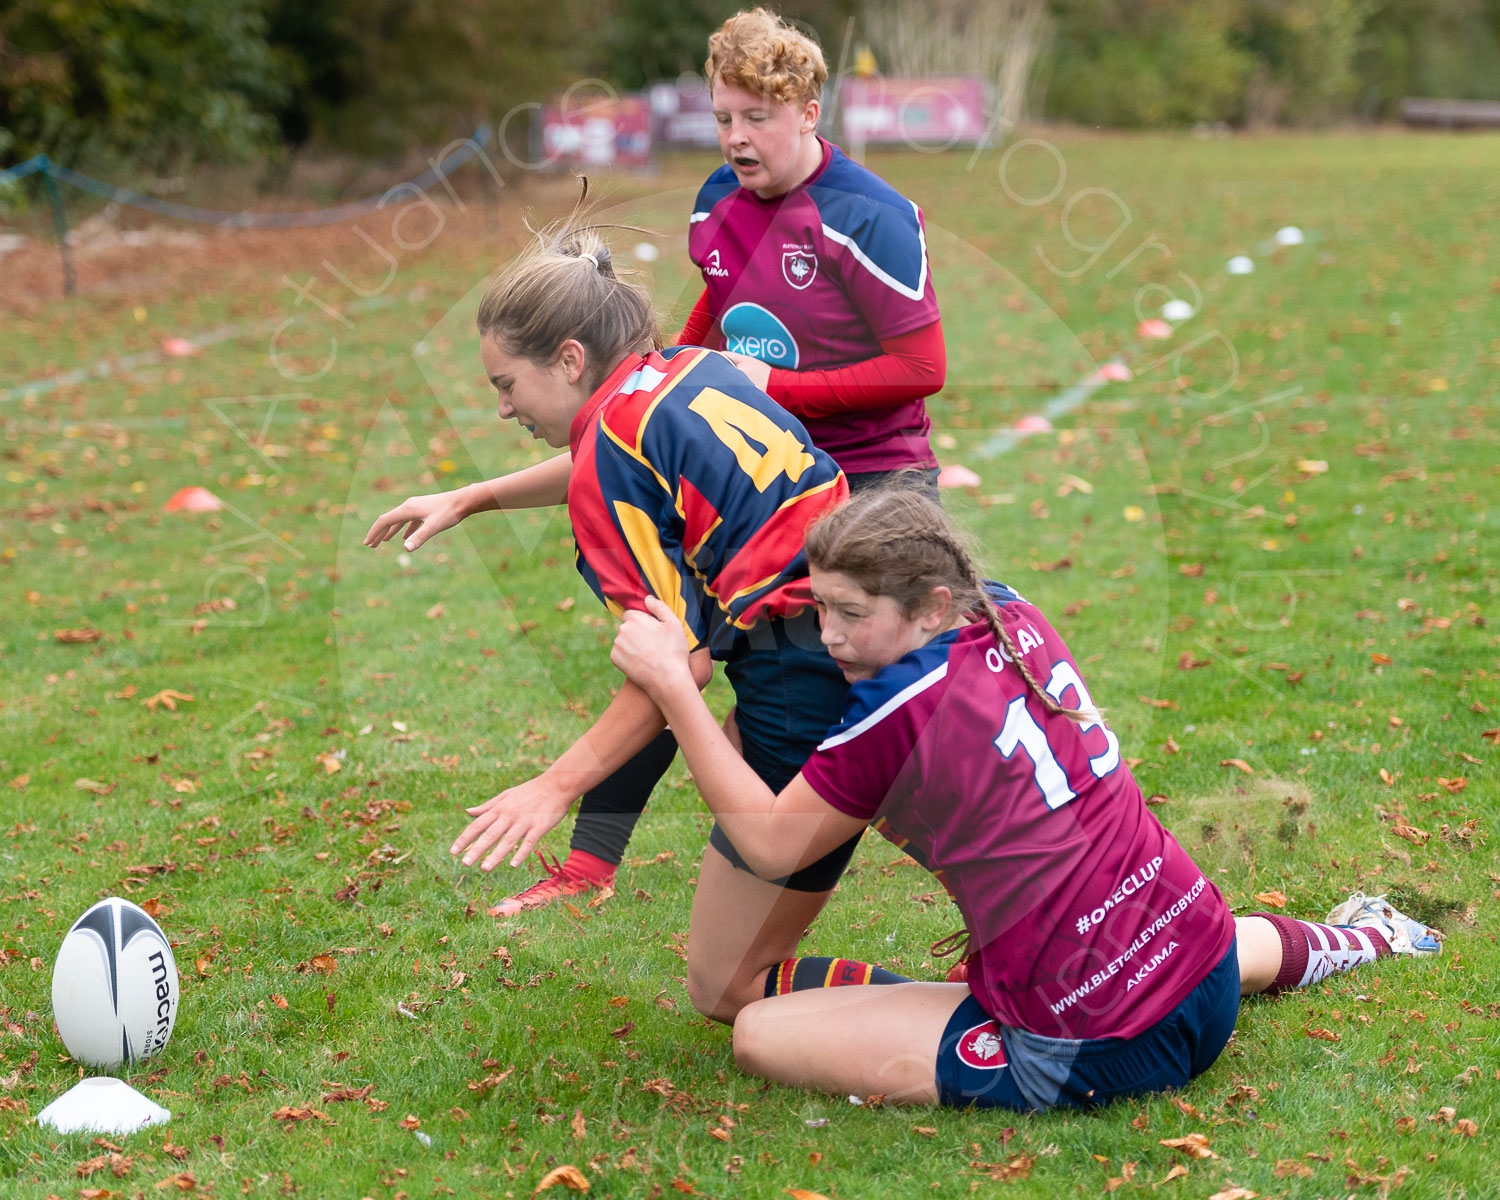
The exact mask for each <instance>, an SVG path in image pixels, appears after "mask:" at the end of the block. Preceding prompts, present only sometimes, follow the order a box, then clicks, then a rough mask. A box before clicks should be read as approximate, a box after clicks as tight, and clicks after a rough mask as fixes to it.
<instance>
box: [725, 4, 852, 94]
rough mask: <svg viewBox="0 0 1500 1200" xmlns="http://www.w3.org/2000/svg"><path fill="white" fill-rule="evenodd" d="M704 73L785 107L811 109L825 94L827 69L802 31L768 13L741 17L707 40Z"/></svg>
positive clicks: (757, 10)
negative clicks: (706, 57)
mask: <svg viewBox="0 0 1500 1200" xmlns="http://www.w3.org/2000/svg"><path fill="white" fill-rule="evenodd" d="M703 73H704V74H705V75H706V76H707V77H708V82H709V86H710V87H712V86H713V85H714V84H715V83H717V82H718V81H719V80H721V79H722V80H724V82H726V83H732V84H735V85H737V86H739V87H742V88H744V89H746V90H747V91H751V92H757V93H759V94H760V95H763V96H769V97H771V98H772V99H773V100H776V101H777V102H778V103H781V104H806V103H807V102H808V101H810V100H817V99H819V98H820V97H821V96H822V94H823V85H824V84H825V83H826V82H827V81H828V64H827V63H826V62H825V61H824V59H823V51H822V49H821V48H820V47H819V46H818V43H817V42H815V41H813V40H812V38H810V37H808V36H807V35H806V34H805V33H803V32H802V31H801V30H799V29H796V28H794V27H792V26H791V25H788V24H787V23H786V22H785V21H783V20H782V19H781V18H780V17H778V16H777V15H776V14H775V13H773V12H769V11H768V10H766V9H764V8H752V9H748V10H746V11H744V12H737V13H735V14H734V16H732V17H730V18H729V20H727V21H725V22H724V24H722V25H720V26H719V28H718V30H717V32H715V33H714V34H713V35H711V36H710V37H709V39H708V61H707V62H706V63H704V65H703Z"/></svg>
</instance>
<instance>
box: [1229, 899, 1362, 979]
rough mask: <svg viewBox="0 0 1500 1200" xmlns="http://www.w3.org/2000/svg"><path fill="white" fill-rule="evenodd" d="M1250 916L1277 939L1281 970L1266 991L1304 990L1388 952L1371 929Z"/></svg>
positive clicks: (1267, 915)
mask: <svg viewBox="0 0 1500 1200" xmlns="http://www.w3.org/2000/svg"><path fill="white" fill-rule="evenodd" d="M1250 915H1251V916H1254V917H1260V918H1262V919H1263V920H1267V921H1269V922H1271V924H1272V925H1274V926H1276V932H1277V933H1278V934H1279V935H1280V936H1281V970H1280V971H1278V972H1277V973H1276V979H1275V981H1274V982H1273V983H1272V984H1271V986H1270V987H1268V988H1267V989H1266V991H1268V992H1279V991H1283V990H1285V989H1287V988H1299V987H1307V986H1309V985H1310V984H1314V983H1318V982H1320V981H1321V980H1324V979H1327V978H1328V976H1330V975H1335V974H1338V973H1339V972H1342V971H1352V970H1353V969H1354V968H1355V967H1358V966H1361V965H1363V964H1364V963H1369V962H1374V961H1375V960H1376V959H1377V958H1385V957H1386V956H1387V955H1388V954H1390V952H1391V947H1390V943H1389V942H1387V941H1386V939H1385V935H1384V934H1383V933H1381V932H1380V930H1378V929H1375V928H1373V927H1371V926H1362V927H1360V928H1355V927H1354V926H1351V925H1322V924H1319V923H1318V922H1316V921H1299V920H1297V919H1296V918H1295V917H1283V916H1281V915H1280V914H1277V913H1251V914H1250Z"/></svg>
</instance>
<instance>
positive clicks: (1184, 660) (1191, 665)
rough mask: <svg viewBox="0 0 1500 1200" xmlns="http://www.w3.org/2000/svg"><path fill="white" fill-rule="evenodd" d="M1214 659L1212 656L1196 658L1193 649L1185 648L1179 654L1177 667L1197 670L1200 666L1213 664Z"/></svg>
mask: <svg viewBox="0 0 1500 1200" xmlns="http://www.w3.org/2000/svg"><path fill="white" fill-rule="evenodd" d="M1213 661H1214V660H1213V659H1211V658H1194V657H1193V654H1192V651H1190V650H1184V651H1183V652H1182V654H1181V655H1179V656H1178V659H1177V669H1178V670H1179V671H1196V670H1197V669H1198V668H1199V667H1209V666H1212V665H1213Z"/></svg>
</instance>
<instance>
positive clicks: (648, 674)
mask: <svg viewBox="0 0 1500 1200" xmlns="http://www.w3.org/2000/svg"><path fill="white" fill-rule="evenodd" d="M609 661H610V662H612V663H614V664H615V666H616V667H618V668H619V669H620V671H621V672H622V673H623V674H624V676H625V677H626V678H627V679H629V680H630V682H631V683H633V684H635V685H636V686H637V687H639V688H640V689H641V690H642V691H644V692H645V693H646V694H647V695H649V696H650V697H651V698H652V699H653V700H655V699H658V698H660V696H661V695H662V694H664V693H665V692H667V691H670V690H671V688H672V687H674V686H682V685H684V684H685V685H686V686H687V687H689V688H691V689H692V690H693V691H694V692H696V691H697V690H698V685H697V684H696V683H694V682H693V672H692V668H691V667H690V665H689V662H688V643H687V636H686V635H685V634H684V633H683V631H682V622H681V621H679V620H678V619H677V614H676V613H674V612H673V611H672V610H671V609H670V608H668V607H667V606H666V605H665V604H663V603H662V602H661V601H660V600H658V599H657V598H656V597H655V596H647V597H646V611H645V612H640V611H631V612H628V613H626V614H625V619H624V620H623V621H621V622H620V632H619V633H617V634H615V644H614V645H613V646H612V647H611V648H610V651H609Z"/></svg>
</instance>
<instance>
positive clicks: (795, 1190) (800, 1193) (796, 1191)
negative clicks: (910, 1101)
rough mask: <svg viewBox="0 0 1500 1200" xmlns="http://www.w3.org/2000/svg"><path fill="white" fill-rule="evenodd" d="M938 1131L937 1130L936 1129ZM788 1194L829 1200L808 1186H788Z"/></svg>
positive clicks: (802, 1199) (804, 1199)
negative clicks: (809, 1189)
mask: <svg viewBox="0 0 1500 1200" xmlns="http://www.w3.org/2000/svg"><path fill="white" fill-rule="evenodd" d="M934 1132H936V1131H934ZM785 1190H786V1194H787V1195H788V1196H790V1197H791V1198H792V1200H828V1197H827V1196H825V1195H823V1193H822V1192H809V1191H808V1190H807V1189H806V1188H787V1189H785Z"/></svg>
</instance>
